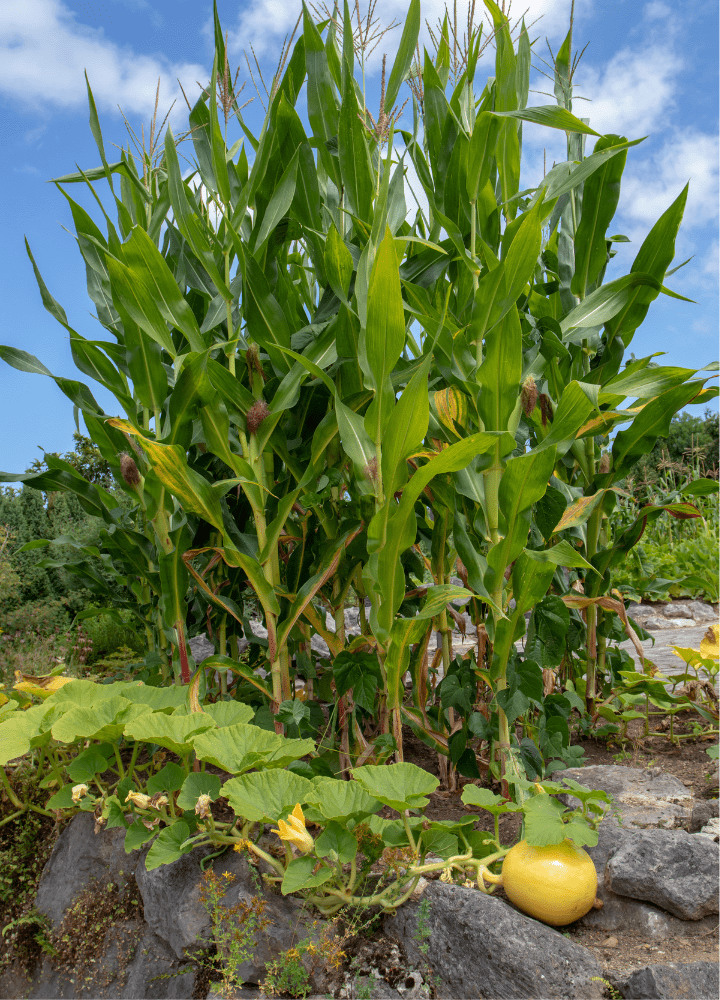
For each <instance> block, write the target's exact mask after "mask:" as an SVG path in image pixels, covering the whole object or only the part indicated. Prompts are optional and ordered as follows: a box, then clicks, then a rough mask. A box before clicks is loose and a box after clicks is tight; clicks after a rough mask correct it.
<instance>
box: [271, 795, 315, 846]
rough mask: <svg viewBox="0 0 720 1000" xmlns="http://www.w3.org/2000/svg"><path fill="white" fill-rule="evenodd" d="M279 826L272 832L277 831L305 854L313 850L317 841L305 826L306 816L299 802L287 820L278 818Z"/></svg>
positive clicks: (279, 835) (280, 836)
mask: <svg viewBox="0 0 720 1000" xmlns="http://www.w3.org/2000/svg"><path fill="white" fill-rule="evenodd" d="M278 827H279V828H280V829H279V830H273V831H272V833H276V834H277V835H278V837H279V838H280V840H285V841H287V843H289V844H294V845H295V846H296V847H297V849H298V850H299V851H301V852H302V853H303V854H307V853H308V851H312V849H313V847H314V846H315V841H314V840H313V839H312V837H311V836H310V834H309V833H308V832H307V829H306V828H305V817H304V816H303V811H302V809H301V808H300V803H299V802H298V804H297V805H296V806H295V808H294V809H293V811H292V812H291V813H290V815H289V816H288V818H287V821H285V820H284V819H279V820H278Z"/></svg>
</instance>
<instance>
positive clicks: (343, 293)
mask: <svg viewBox="0 0 720 1000" xmlns="http://www.w3.org/2000/svg"><path fill="white" fill-rule="evenodd" d="M325 273H326V274H327V276H328V281H329V282H330V287H331V288H332V290H333V291H334V292H335V294H336V295H337V297H338V298H339V299H341V300H342V299H346V298H347V294H348V290H349V288H350V281H351V279H352V275H353V261H352V257H351V256H350V251H349V250H348V248H347V247H346V246H345V241H344V240H343V238H342V237H341V236H340V233H339V232H338V231H337V228H336V227H335V223H332V225H331V226H330V229H329V231H328V234H327V239H326V241H325Z"/></svg>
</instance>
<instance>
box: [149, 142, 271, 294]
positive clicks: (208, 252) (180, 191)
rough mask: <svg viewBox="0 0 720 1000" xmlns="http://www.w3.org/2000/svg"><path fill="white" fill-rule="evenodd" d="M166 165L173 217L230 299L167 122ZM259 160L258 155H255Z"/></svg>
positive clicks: (223, 292)
mask: <svg viewBox="0 0 720 1000" xmlns="http://www.w3.org/2000/svg"><path fill="white" fill-rule="evenodd" d="M164 148H165V167H166V170H167V173H168V194H169V196H170V202H171V204H172V209H173V215H174V221H175V224H176V226H177V227H178V229H179V230H180V232H181V233H182V235H183V236H184V237H185V239H186V240H187V241H188V243H189V244H190V247H191V248H192V251H193V253H194V254H195V255H196V257H198V259H199V260H201V261H202V263H203V266H204V267H205V269H206V271H207V272H208V274H209V275H210V278H211V279H212V281H213V283H214V285H215V287H216V288H217V290H218V291H219V292H220V293H221V294H222V295H223V296H224V298H225V299H226V300H227V301H228V302H230V301H232V294H231V292H230V289H229V288H228V287H227V286H226V284H225V282H224V280H223V277H222V275H221V274H220V271H219V270H218V267H217V265H216V263H215V258H214V256H213V252H212V245H211V242H210V236H209V235H208V233H209V231H208V230H207V227H206V226H205V223H204V222H203V221H202V220H201V219H200V217H199V216H198V215H197V213H196V211H195V208H194V206H193V205H192V204H191V202H190V199H189V197H188V192H187V189H186V187H185V183H184V182H183V179H182V173H181V171H180V161H179V159H178V154H177V148H176V146H175V139H174V137H173V134H172V130H171V129H170V127H169V126H168V129H167V131H166V133H165V147H164ZM255 162H256V164H257V159H256V161H255Z"/></svg>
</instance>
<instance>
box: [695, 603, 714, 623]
mask: <svg viewBox="0 0 720 1000" xmlns="http://www.w3.org/2000/svg"><path fill="white" fill-rule="evenodd" d="M687 609H688V611H689V613H690V614H691V615H692V616H693V618H694V619H695V621H696V622H717V620H718V613H717V611H716V610H715V608H714V607H713V606H712V604H705V602H704V601H690V603H689V604H688V605H687Z"/></svg>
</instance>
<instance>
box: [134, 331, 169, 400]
mask: <svg viewBox="0 0 720 1000" xmlns="http://www.w3.org/2000/svg"><path fill="white" fill-rule="evenodd" d="M123 326H124V328H125V348H126V351H127V358H126V361H127V366H128V370H129V372H130V378H131V379H132V381H133V388H134V392H135V395H136V396H137V398H138V399H139V400H140V402H141V403H142V405H143V406H146V407H147V408H148V410H150V412H151V413H156V412H158V411H159V410H160V409H161V408H162V405H163V403H164V401H165V397H166V396H167V393H168V380H167V373H166V371H165V369H164V368H163V366H162V350H161V348H160V345H159V344H158V343H157V341H156V340H153V339H151V338H150V337H148V336H146V335H145V334H144V333H143V332H142V331H141V330H140V328H139V327H138V325H137V324H136V323H133V322H132V321H129V322H127V323H123Z"/></svg>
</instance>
